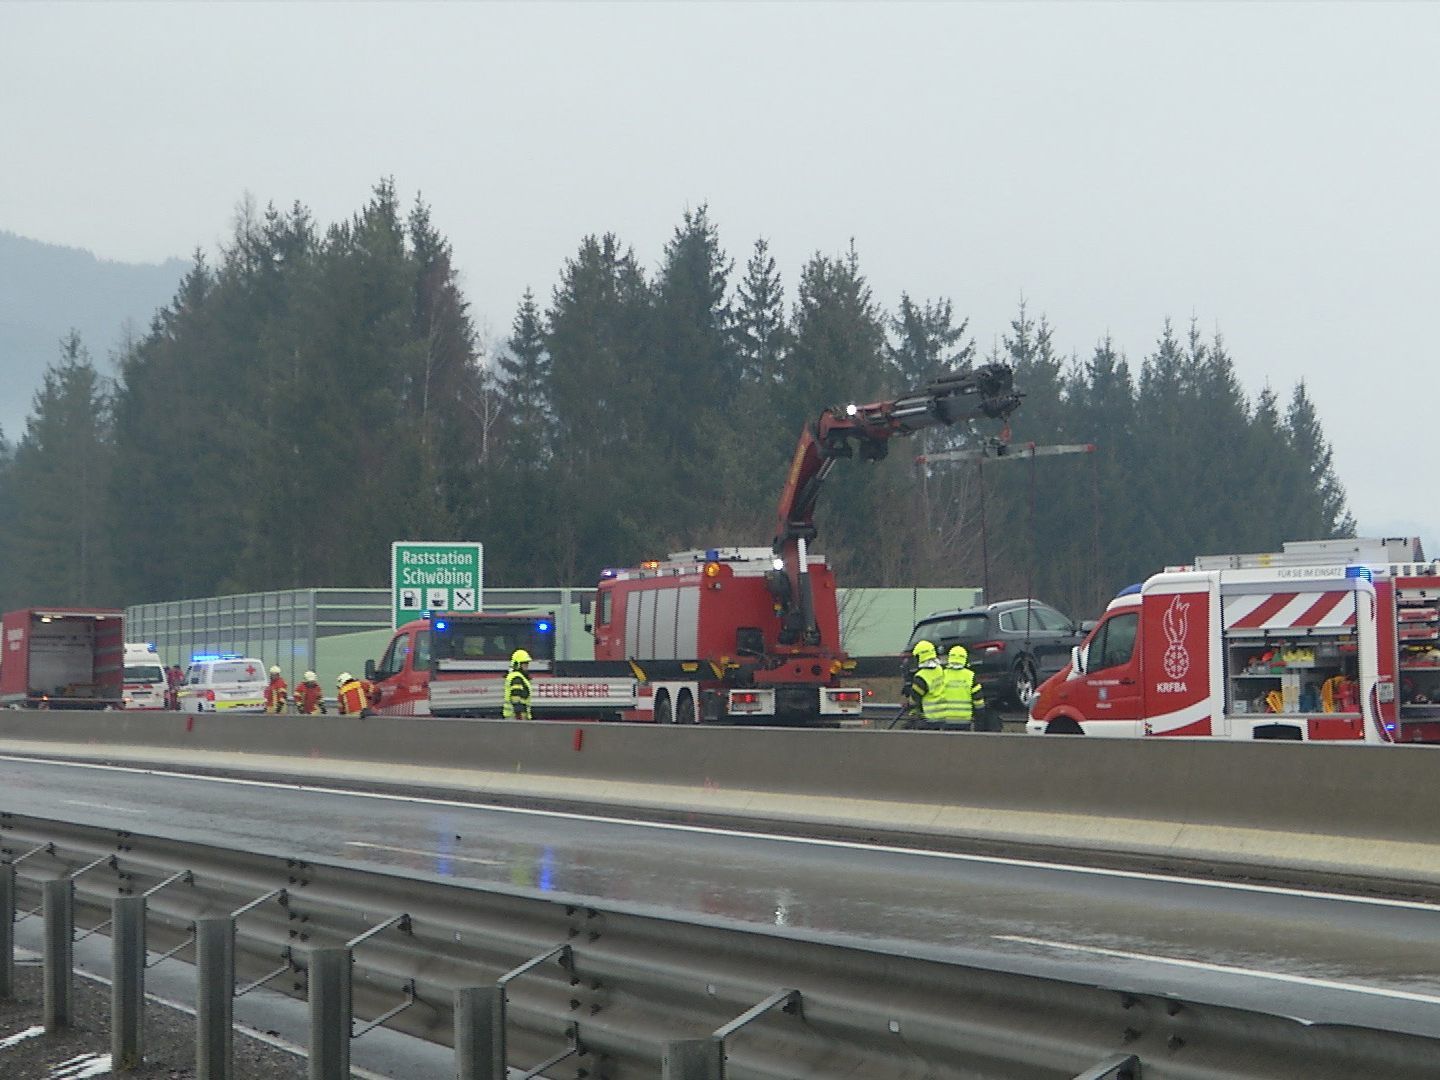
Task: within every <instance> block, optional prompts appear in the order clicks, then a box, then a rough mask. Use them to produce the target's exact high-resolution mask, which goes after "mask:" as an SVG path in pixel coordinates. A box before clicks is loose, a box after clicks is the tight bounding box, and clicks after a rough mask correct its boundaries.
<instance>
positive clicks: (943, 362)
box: [888, 293, 975, 389]
mask: <svg viewBox="0 0 1440 1080" xmlns="http://www.w3.org/2000/svg"><path fill="white" fill-rule="evenodd" d="M969 327H970V321H969V320H968V319H961V320H960V323H959V325H958V326H957V325H956V324H955V308H954V305H953V304H952V303H951V302H950V301H949V300H947V299H945V298H944V297H942V298H940V299H939V300H926V301H925V302H924V304H920V305H917V304H916V303H915V301H913V300H911V299H910V294H909V293H901V294H900V307H899V309H898V310H897V311H896V312H895V314H894V315H893V316H891V317H890V333H891V335H892V340H891V343H890V345H889V347H888V348H889V356H890V362H891V363H892V364H894V365H895V367H896V368H897V369H899V372H900V377H901V379H902V380H903V381H904V385H905V386H906V387H908V388H911V389H915V388H918V387H922V386H924V385H925V384H926V383H928V382H929V381H930V380H932V379H934V378H935V377H936V376H937V375H939V374H941V373H942V372H948V371H963V370H965V369H967V368H969V367H970V366H971V364H972V363H974V360H975V342H974V341H967V340H966V339H965V335H966V333H967V331H968V330H969Z"/></svg>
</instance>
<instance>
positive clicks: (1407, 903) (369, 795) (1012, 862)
mask: <svg viewBox="0 0 1440 1080" xmlns="http://www.w3.org/2000/svg"><path fill="white" fill-rule="evenodd" d="M0 761H15V762H19V763H22V764H27V765H35V764H40V765H58V766H62V767H67V768H75V769H98V770H101V771H104V772H121V773H134V774H136V775H138V776H166V777H174V778H176V779H180V780H196V781H206V782H209V783H214V784H236V785H240V786H244V787H261V788H274V789H278V790H282V791H308V792H315V793H317V794H322V795H345V796H349V797H351V798H358V799H379V800H383V801H386V802H401V803H413V804H415V805H418V806H444V807H458V808H460V809H465V810H485V811H488V812H491V813H497V814H515V815H520V816H529V817H548V818H556V819H559V820H561V821H588V822H600V823H603V824H607V825H628V826H631V827H633V828H637V829H656V830H661V831H666V832H680V833H698V834H701V835H708V836H725V837H735V838H739V839H742V840H770V841H774V842H775V843H778V844H797V845H809V846H812V847H829V848H838V849H840V850H842V851H878V852H884V853H886V854H891V855H909V856H913V857H915V858H925V859H941V860H945V861H949V862H964V863H978V864H984V865H990V866H1016V867H1022V868H1025V869H1036V870H1050V871H1054V872H1056V873H1070V874H1081V875H1086V876H1091V877H1108V878H1117V879H1120V880H1128V881H1152V882H1156V883H1159V884H1165V885H1188V886H1193V887H1195V888H1201V889H1219V890H1222V891H1229V892H1247V893H1258V894H1262V895H1268V896H1286V897H1300V898H1304V899H1311V900H1328V901H1332V902H1336V903H1347V904H1364V905H1367V906H1370V907H1382V908H1400V909H1404V910H1409V911H1428V912H1431V913H1440V904H1427V903H1425V902H1424V901H1420V900H1392V899H1388V898H1386V897H1378V896H1356V895H1354V894H1351V893H1329V892H1321V891H1319V890H1316V889H1295V888H1286V887H1284V886H1282V885H1256V884H1253V883H1250V882H1240V881H1211V880H1208V879H1205V878H1188V877H1182V876H1181V875H1178V874H1147V873H1143V872H1142V871H1139V870H1114V869H1108V868H1105V867H1094V866H1081V865H1079V864H1076V863H1056V862H1044V861H1043V860H1039V859H1007V858H1003V857H1001V856H998V855H973V854H968V853H966V852H960V851H934V850H931V849H929V848H908V847H898V846H895V845H891V844H862V843H860V842H859V841H856V840H825V839H820V838H811V837H804V836H784V835H781V834H779V833H765V832H757V831H754V830H750V829H721V828H717V827H715V826H709V825H681V824H679V823H676V822H668V821H637V820H635V819H633V818H619V817H609V816H607V815H604V814H578V813H575V812H573V811H568V810H536V809H533V808H530V807H521V806H496V805H494V804H492V803H486V802H465V801H464V800H460V799H439V798H432V797H428V796H423V795H395V794H392V793H390V792H384V791H354V790H350V789H348V788H332V787H324V786H322V785H319V784H300V783H288V784H287V783H281V782H279V781H275V780H254V779H249V778H246V777H238V776H201V775H199V774H196V773H185V772H175V771H173V770H170V769H146V768H141V767H139V766H135V765H101V764H98V763H96V762H89V761H68V760H66V759H64V758H40V757H19V756H14V755H10V754H0ZM134 812H135V813H144V811H138V810H137V811H134Z"/></svg>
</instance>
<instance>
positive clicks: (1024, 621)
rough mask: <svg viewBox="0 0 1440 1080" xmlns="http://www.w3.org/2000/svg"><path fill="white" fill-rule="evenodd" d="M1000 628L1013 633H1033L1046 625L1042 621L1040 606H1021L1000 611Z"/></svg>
mask: <svg viewBox="0 0 1440 1080" xmlns="http://www.w3.org/2000/svg"><path fill="white" fill-rule="evenodd" d="M1000 629H1002V630H1005V631H1007V632H1009V633H1012V634H1033V633H1035V632H1036V631H1037V630H1044V629H1045V625H1044V624H1043V623H1042V622H1041V621H1040V609H1039V608H1036V607H1019V608H1014V609H1012V610H1010V611H1004V612H1001V613H1000Z"/></svg>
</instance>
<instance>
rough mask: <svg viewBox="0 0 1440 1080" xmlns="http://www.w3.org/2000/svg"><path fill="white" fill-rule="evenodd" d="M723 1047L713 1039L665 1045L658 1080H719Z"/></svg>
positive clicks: (679, 1041) (722, 1066) (723, 1053)
mask: <svg viewBox="0 0 1440 1080" xmlns="http://www.w3.org/2000/svg"><path fill="white" fill-rule="evenodd" d="M724 1075H725V1047H724V1045H723V1044H722V1043H720V1042H718V1041H717V1040H715V1039H677V1040H676V1041H675V1042H671V1043H666V1044H665V1053H664V1054H663V1055H662V1056H661V1058H660V1080H721V1077H723V1076H724Z"/></svg>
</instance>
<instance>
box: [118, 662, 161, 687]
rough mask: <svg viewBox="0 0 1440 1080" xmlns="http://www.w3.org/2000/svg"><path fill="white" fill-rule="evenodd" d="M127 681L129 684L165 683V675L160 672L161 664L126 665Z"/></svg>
mask: <svg viewBox="0 0 1440 1080" xmlns="http://www.w3.org/2000/svg"><path fill="white" fill-rule="evenodd" d="M125 681H126V682H129V683H138V682H164V681H165V673H164V672H163V671H161V670H160V665H159V664H126V665H125Z"/></svg>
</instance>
